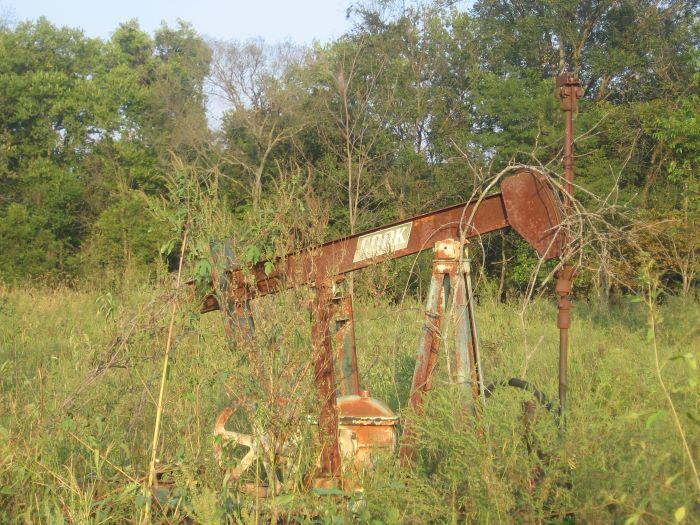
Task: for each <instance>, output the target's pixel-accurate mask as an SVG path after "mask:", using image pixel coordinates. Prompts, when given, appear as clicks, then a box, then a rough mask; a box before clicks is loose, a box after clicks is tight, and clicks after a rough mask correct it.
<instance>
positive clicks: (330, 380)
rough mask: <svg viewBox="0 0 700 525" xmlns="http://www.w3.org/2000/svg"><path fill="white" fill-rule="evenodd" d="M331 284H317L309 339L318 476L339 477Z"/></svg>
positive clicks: (326, 477)
mask: <svg viewBox="0 0 700 525" xmlns="http://www.w3.org/2000/svg"><path fill="white" fill-rule="evenodd" d="M331 300H332V297H331V285H330V283H328V282H321V283H317V285H316V297H315V298H314V303H313V314H314V315H313V324H312V326H311V338H312V343H313V347H314V360H315V363H314V365H315V376H314V379H315V382H316V387H317V389H318V396H319V404H320V416H319V422H318V424H319V429H320V435H321V440H322V443H321V469H320V473H319V474H320V477H321V478H325V479H329V478H338V477H339V476H340V448H339V444H338V407H337V405H336V394H335V377H334V373H333V342H332V337H331V327H330V323H331Z"/></svg>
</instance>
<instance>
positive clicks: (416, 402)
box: [399, 262, 445, 462]
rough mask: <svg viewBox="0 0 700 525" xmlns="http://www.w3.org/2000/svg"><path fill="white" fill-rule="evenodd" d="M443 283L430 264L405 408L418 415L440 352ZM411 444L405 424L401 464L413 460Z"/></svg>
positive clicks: (412, 441)
mask: <svg viewBox="0 0 700 525" xmlns="http://www.w3.org/2000/svg"><path fill="white" fill-rule="evenodd" d="M444 281H445V275H444V274H443V273H438V272H437V271H436V263H435V262H433V273H432V276H431V278H430V288H429V289H428V297H427V299H426V301H425V321H424V322H423V330H422V332H421V336H420V341H419V342H418V352H417V353H416V367H415V369H414V370H413V382H412V383H411V393H410V396H409V399H408V406H409V407H410V408H412V409H413V410H415V411H417V412H418V411H420V410H421V408H422V406H423V395H424V394H425V392H427V391H428V390H429V389H430V385H431V381H432V376H433V370H434V369H435V365H436V363H437V355H438V351H439V349H440V326H441V324H442V312H443V304H444V289H445V286H444ZM414 445H415V443H414V440H413V430H412V429H411V427H410V426H409V425H408V424H407V425H405V426H404V430H403V436H402V440H401V450H400V451H399V456H400V457H401V459H402V460H403V461H404V462H410V461H412V460H413V459H414V458H415V446H414Z"/></svg>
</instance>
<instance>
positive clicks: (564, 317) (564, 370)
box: [556, 73, 583, 424]
mask: <svg viewBox="0 0 700 525" xmlns="http://www.w3.org/2000/svg"><path fill="white" fill-rule="evenodd" d="M556 86H557V96H558V97H559V100H560V102H561V109H562V111H564V120H565V127H564V190H565V195H564V213H565V217H569V216H570V215H571V209H572V196H573V191H574V176H575V172H574V114H575V113H576V111H577V109H578V99H579V97H581V96H582V95H583V92H582V91H581V83H580V82H579V80H578V79H577V78H576V77H574V76H573V75H572V74H570V73H564V74H562V75H559V76H558V77H557V79H556ZM561 242H562V244H563V246H562V250H561V251H562V262H563V265H562V267H561V269H560V270H559V274H558V276H557V284H556V292H557V294H558V295H559V302H558V303H557V308H558V312H559V313H558V314H557V327H558V328H559V409H560V411H561V422H562V424H564V421H565V419H564V418H565V412H566V395H567V388H568V378H567V374H568V361H569V327H570V326H571V301H569V299H568V297H569V295H570V294H571V285H572V279H573V275H574V270H573V268H572V267H571V265H570V264H569V263H568V261H567V257H568V255H569V253H568V252H569V245H570V242H571V239H570V238H569V236H568V235H566V232H565V236H564V238H563V239H562V240H561Z"/></svg>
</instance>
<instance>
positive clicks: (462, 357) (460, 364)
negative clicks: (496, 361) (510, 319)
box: [451, 272, 472, 388]
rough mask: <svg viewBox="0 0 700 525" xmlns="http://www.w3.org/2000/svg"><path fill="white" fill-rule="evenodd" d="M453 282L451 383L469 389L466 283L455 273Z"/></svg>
mask: <svg viewBox="0 0 700 525" xmlns="http://www.w3.org/2000/svg"><path fill="white" fill-rule="evenodd" d="M452 278H453V281H454V286H453V288H454V300H453V304H452V317H453V322H454V327H455V349H454V352H453V355H452V370H451V371H452V382H453V383H455V384H457V385H460V386H464V387H465V388H470V383H471V368H472V365H471V353H472V349H471V330H470V326H469V324H470V323H469V310H468V307H467V283H466V282H465V280H464V274H463V273H462V272H457V274H456V275H454V276H452Z"/></svg>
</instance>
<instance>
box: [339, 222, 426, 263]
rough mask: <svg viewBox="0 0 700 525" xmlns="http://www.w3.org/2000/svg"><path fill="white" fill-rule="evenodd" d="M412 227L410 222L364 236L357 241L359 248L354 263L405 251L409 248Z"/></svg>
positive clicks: (356, 250)
mask: <svg viewBox="0 0 700 525" xmlns="http://www.w3.org/2000/svg"><path fill="white" fill-rule="evenodd" d="M412 226H413V223H412V222H409V223H406V224H399V225H398V226H392V227H391V228H387V229H385V230H379V231H378V232H374V233H368V234H367V235H362V236H361V237H360V238H359V239H357V248H356V249H355V257H354V258H353V260H352V262H360V261H364V260H365V259H373V258H375V257H379V256H380V255H385V254H387V253H393V252H396V251H399V250H403V249H404V248H406V247H407V246H408V239H409V238H410V237H411V227H412Z"/></svg>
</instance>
